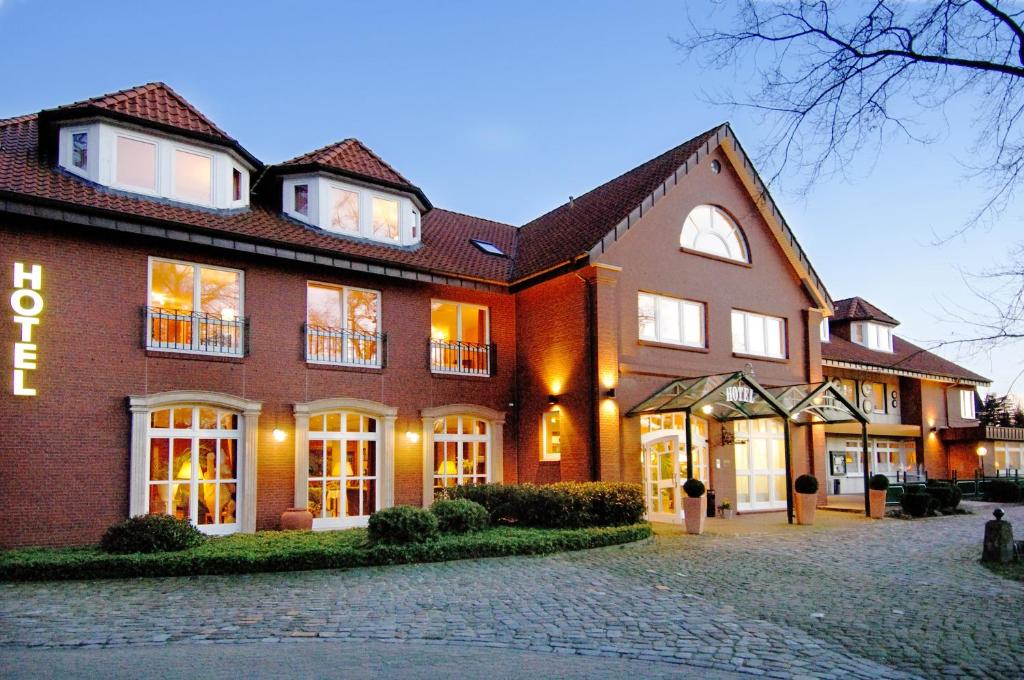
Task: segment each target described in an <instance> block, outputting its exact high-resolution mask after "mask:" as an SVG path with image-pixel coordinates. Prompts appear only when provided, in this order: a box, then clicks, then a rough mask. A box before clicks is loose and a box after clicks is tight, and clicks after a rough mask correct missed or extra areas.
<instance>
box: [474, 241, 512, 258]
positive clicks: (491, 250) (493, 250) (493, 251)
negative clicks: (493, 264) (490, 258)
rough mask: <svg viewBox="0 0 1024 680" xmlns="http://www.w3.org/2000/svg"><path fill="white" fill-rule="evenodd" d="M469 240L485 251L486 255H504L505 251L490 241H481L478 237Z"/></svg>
mask: <svg viewBox="0 0 1024 680" xmlns="http://www.w3.org/2000/svg"><path fill="white" fill-rule="evenodd" d="M469 242H470V243H472V244H473V245H475V246H476V247H477V248H479V249H480V250H482V251H484V252H485V253H487V254H488V255H501V256H502V257H504V256H505V251H503V250H502V249H501V248H499V247H498V246H496V245H494V244H493V243H491V242H490V241H481V240H480V239H478V238H471V239H469Z"/></svg>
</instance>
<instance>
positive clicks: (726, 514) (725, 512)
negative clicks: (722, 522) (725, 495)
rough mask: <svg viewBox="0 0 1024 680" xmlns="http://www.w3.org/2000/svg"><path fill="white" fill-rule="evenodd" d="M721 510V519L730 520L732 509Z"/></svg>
mask: <svg viewBox="0 0 1024 680" xmlns="http://www.w3.org/2000/svg"><path fill="white" fill-rule="evenodd" d="M721 510H722V519H732V513H733V509H732V508H721Z"/></svg>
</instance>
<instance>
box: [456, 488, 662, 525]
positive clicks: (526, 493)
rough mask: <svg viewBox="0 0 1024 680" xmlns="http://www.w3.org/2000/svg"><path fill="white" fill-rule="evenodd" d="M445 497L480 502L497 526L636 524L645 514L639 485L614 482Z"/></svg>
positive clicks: (464, 490)
mask: <svg viewBox="0 0 1024 680" xmlns="http://www.w3.org/2000/svg"><path fill="white" fill-rule="evenodd" d="M442 497H444V498H450V499H456V498H465V499H467V500H471V501H474V502H476V503H479V504H480V505H482V506H484V508H486V509H487V513H488V514H489V515H490V517H491V524H494V525H500V524H505V525H515V526H525V527H546V528H550V529H571V528H581V527H596V526H623V525H629V524H636V523H638V522H640V521H641V520H642V519H643V516H644V510H645V507H644V496H643V491H642V490H641V489H640V486H639V485H637V484H620V483H613V482H561V483H558V484H466V485H463V486H452V487H448V488H447V489H445V490H444V492H443V494H442Z"/></svg>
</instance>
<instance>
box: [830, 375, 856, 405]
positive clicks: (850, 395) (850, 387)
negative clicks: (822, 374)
mask: <svg viewBox="0 0 1024 680" xmlns="http://www.w3.org/2000/svg"><path fill="white" fill-rule="evenodd" d="M832 383H833V384H834V385H835V386H836V387H837V388H838V389H839V391H840V392H842V393H843V396H844V397H846V400H847V401H849V402H850V403H852V404H853V405H854V406H856V405H857V381H856V380H851V379H850V378H833V379H832Z"/></svg>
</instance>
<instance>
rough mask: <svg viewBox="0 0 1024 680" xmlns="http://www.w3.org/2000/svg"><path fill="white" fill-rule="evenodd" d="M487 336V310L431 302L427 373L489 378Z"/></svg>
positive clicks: (461, 304)
mask: <svg viewBox="0 0 1024 680" xmlns="http://www.w3.org/2000/svg"><path fill="white" fill-rule="evenodd" d="M489 332H490V329H489V328H488V309H487V307H482V306H480V305H471V304H466V303H462V302H445V301H441V300H433V301H431V303H430V368H431V370H433V371H436V372H442V373H466V374H472V375H489V374H490V358H491V348H490V345H489V344H488V343H489V342H490V340H489Z"/></svg>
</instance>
